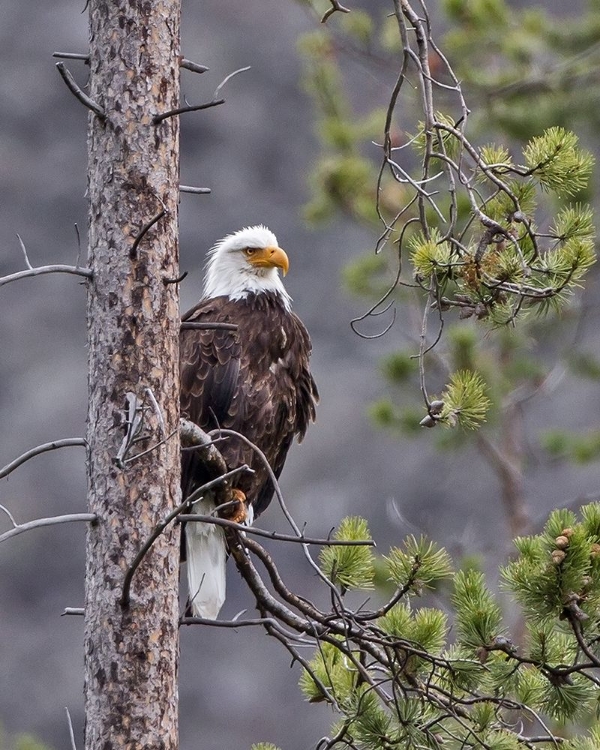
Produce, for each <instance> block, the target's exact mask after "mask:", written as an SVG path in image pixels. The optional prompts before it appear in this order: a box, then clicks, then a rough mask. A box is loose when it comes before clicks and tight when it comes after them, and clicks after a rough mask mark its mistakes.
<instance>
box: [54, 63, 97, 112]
mask: <svg viewBox="0 0 600 750" xmlns="http://www.w3.org/2000/svg"><path fill="white" fill-rule="evenodd" d="M56 68H57V70H58V72H59V73H60V75H61V76H62V79H63V81H64V82H65V83H66V84H67V88H68V89H69V91H70V92H71V93H72V94H73V96H74V97H75V98H76V99H77V101H79V102H81V103H82V104H83V106H84V107H87V108H88V109H90V110H91V111H92V112H93V113H94V114H95V115H96V116H97V117H98V118H99V119H100V120H102V121H104V120H106V112H105V111H104V110H103V109H102V107H101V106H100V105H99V104H97V103H96V102H95V101H94V100H93V99H91V98H90V97H89V96H88V95H87V94H86V93H85V92H84V91H82V90H81V88H79V86H78V85H77V82H76V81H75V79H74V78H73V76H72V75H71V73H70V72H69V71H68V70H67V69H66V68H65V64H64V63H62V62H58V63H56Z"/></svg>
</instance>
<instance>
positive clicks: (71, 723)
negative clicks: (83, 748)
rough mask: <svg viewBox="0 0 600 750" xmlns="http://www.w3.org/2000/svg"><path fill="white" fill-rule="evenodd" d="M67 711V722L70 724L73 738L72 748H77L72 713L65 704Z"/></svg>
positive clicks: (70, 736)
mask: <svg viewBox="0 0 600 750" xmlns="http://www.w3.org/2000/svg"><path fill="white" fill-rule="evenodd" d="M65 711H66V712H67V723H68V724H69V738H70V740H71V750H77V745H76V744H75V733H74V732H73V722H72V721H71V714H70V713H69V709H68V708H67V707H66V706H65Z"/></svg>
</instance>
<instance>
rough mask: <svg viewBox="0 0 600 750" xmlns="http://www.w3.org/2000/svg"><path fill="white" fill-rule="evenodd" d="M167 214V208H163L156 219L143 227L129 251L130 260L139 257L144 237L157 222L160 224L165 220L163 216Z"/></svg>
mask: <svg viewBox="0 0 600 750" xmlns="http://www.w3.org/2000/svg"><path fill="white" fill-rule="evenodd" d="M167 213H168V211H167V209H166V208H162V209H161V210H160V211H159V212H158V213H157V214H156V216H154V217H153V218H152V219H150V221H149V222H148V223H147V224H144V226H143V227H142V228H141V230H140V233H139V234H138V236H137V237H136V238H135V241H134V243H133V245H132V246H131V250H130V251H129V257H130V258H132V259H133V258H135V257H137V250H138V247H139V244H140V242H141V241H142V240H143V239H144V236H145V235H146V233H147V232H148V231H149V230H150V229H152V227H153V226H154V225H155V224H156V223H157V222H159V221H160V220H161V219H162V218H163V216H166V215H167Z"/></svg>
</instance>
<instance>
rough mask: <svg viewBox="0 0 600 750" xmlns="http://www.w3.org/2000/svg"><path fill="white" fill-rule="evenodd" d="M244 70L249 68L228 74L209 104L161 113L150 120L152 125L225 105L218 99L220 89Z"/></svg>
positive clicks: (222, 100) (223, 100)
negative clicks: (170, 118) (188, 113)
mask: <svg viewBox="0 0 600 750" xmlns="http://www.w3.org/2000/svg"><path fill="white" fill-rule="evenodd" d="M246 70H250V67H249V66H247V67H245V68H239V69H238V70H234V71H233V73H230V74H229V75H228V76H226V77H225V78H224V79H223V80H222V81H221V83H220V84H219V85H218V86H217V88H216V89H215V93H214V95H213V98H212V99H211V100H210V101H209V102H205V103H204V104H193V105H189V106H186V107H177V109H170V110H169V111H168V112H163V113H162V114H160V115H154V117H153V118H152V123H153V124H154V125H158V124H159V123H161V122H162V121H163V120H166V119H167V117H175V115H182V114H184V113H185V112H197V111H199V110H201V109H209V108H210V107H218V106H219V105H221V104H225V99H221V98H220V97H219V93H220V92H221V89H222V88H223V86H224V85H225V84H226V83H227V81H229V80H230V79H231V78H233V76H236V75H237V74H238V73H243V72H244V71H246Z"/></svg>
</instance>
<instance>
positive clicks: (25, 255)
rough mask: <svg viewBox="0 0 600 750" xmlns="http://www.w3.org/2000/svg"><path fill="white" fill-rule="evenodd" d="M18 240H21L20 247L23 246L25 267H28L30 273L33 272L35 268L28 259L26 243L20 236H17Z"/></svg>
mask: <svg viewBox="0 0 600 750" xmlns="http://www.w3.org/2000/svg"><path fill="white" fill-rule="evenodd" d="M17 239H18V240H19V245H21V251H22V253H23V257H24V258H25V265H26V266H27V268H28V269H29V270H30V271H32V270H33V266H32V265H31V263H30V262H29V258H28V257H27V248H26V247H25V243H24V242H23V240H22V239H21V235H20V234H17Z"/></svg>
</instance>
